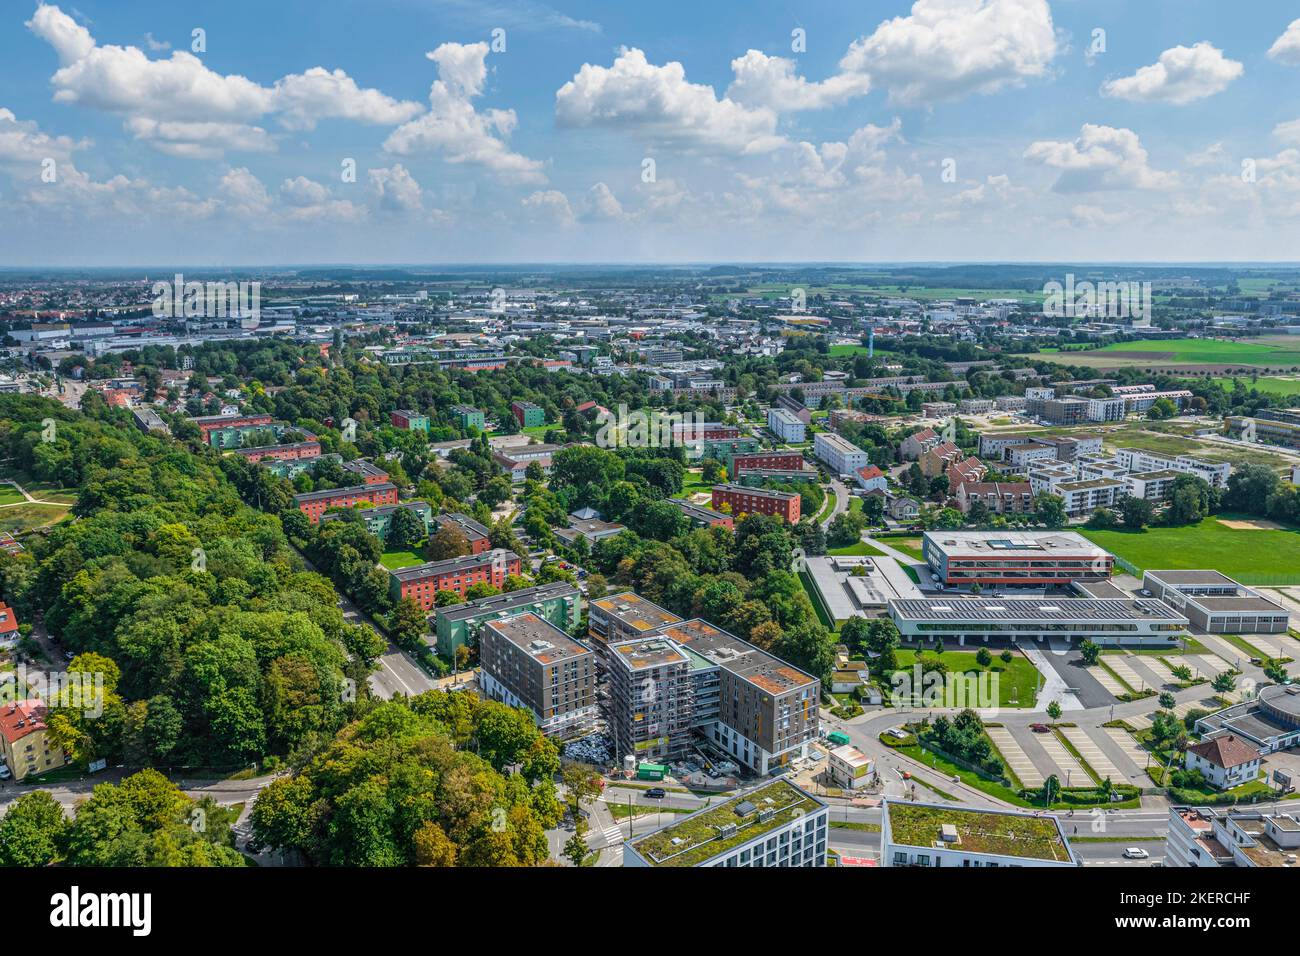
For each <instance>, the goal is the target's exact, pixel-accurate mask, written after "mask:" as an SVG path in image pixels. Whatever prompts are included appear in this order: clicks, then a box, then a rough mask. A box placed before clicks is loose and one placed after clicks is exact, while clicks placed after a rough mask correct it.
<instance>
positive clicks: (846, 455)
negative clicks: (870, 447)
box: [813, 432, 871, 475]
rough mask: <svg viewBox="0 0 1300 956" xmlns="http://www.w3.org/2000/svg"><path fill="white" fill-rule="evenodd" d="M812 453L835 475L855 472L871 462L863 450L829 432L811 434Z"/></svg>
mask: <svg viewBox="0 0 1300 956" xmlns="http://www.w3.org/2000/svg"><path fill="white" fill-rule="evenodd" d="M813 454H814V455H815V456H816V457H817V458H819V459H820V460H822V461H824V462H825V463H826V466H827V467H828V468H830V470H831V472H832V473H834V474H836V475H852V474H856V473H857V471H858V469H860V468H865V467H867V465H869V464H871V461H870V460H869V459H868V458H867V453H866V452H865V451H863V450H862V449H861V448H859V447H858V446H857V445H855V444H853V443H852V442H851V441H848V440H847V439H845V438H841V437H840V436H839V435H835V434H832V433H831V432H818V433H817V434H816V435H814V436H813Z"/></svg>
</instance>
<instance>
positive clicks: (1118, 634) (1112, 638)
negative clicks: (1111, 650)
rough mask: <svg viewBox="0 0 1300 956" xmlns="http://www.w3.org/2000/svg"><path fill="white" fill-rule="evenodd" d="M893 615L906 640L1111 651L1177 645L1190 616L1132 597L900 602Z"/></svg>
mask: <svg viewBox="0 0 1300 956" xmlns="http://www.w3.org/2000/svg"><path fill="white" fill-rule="evenodd" d="M889 616H890V617H891V618H892V619H893V621H894V624H895V625H897V627H898V632H899V634H901V635H902V636H903V638H904V639H905V640H911V641H932V640H934V639H935V638H942V639H943V641H944V642H945V644H948V645H949V646H951V642H953V641H957V642H958V643H962V644H965V643H967V642H979V643H986V642H987V641H988V639H989V638H999V639H1001V640H1013V641H1029V640H1035V641H1041V640H1044V639H1046V638H1067V639H1069V640H1071V641H1076V642H1079V641H1082V640H1083V639H1084V638H1087V639H1089V640H1091V641H1092V642H1093V643H1094V644H1101V645H1104V646H1107V647H1121V646H1152V647H1164V646H1169V647H1171V648H1172V647H1174V646H1177V645H1178V643H1179V642H1180V641H1181V640H1182V639H1183V638H1185V637H1186V636H1187V618H1185V617H1183V616H1182V615H1181V614H1178V613H1177V612H1176V611H1173V610H1172V609H1170V608H1169V607H1168V606H1166V605H1165V604H1162V603H1161V602H1160V601H1155V600H1148V599H1137V600H1135V599H1132V598H1125V599H1119V598H1113V599H1096V598H1076V597H1051V598H1023V597H1020V598H1009V597H994V598H970V597H951V598H945V597H931V598H900V599H896V600H891V601H890V602H889Z"/></svg>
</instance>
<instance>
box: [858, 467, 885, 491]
mask: <svg viewBox="0 0 1300 956" xmlns="http://www.w3.org/2000/svg"><path fill="white" fill-rule="evenodd" d="M853 477H854V478H855V479H856V481H857V483H858V487H859V488H861V489H862V490H863V491H878V492H880V493H881V494H884V493H885V492H886V491H887V490H888V489H889V476H888V475H886V474H885V473H884V472H883V471H881V470H880V469H879V468H877V467H876V466H875V465H867V466H866V467H864V468H859V469H858V470H857V471H855V472H854V473H853Z"/></svg>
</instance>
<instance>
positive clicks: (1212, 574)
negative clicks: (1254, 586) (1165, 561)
mask: <svg viewBox="0 0 1300 956" xmlns="http://www.w3.org/2000/svg"><path fill="white" fill-rule="evenodd" d="M1142 587H1143V588H1145V589H1146V590H1148V591H1150V592H1151V594H1152V596H1153V597H1155V598H1156V599H1157V600H1160V601H1163V602H1164V603H1165V604H1168V605H1169V606H1170V607H1172V608H1174V609H1175V610H1177V611H1178V612H1180V613H1181V614H1185V615H1186V616H1187V619H1188V620H1189V621H1190V622H1191V625H1192V627H1193V628H1195V629H1196V630H1198V631H1202V632H1205V633H1208V634H1285V633H1287V631H1288V630H1290V626H1291V617H1290V615H1289V614H1288V613H1287V610H1286V608H1284V607H1283V606H1282V605H1280V604H1278V603H1277V602H1275V601H1272V600H1270V599H1268V598H1266V597H1264V596H1263V595H1261V594H1260V593H1259V592H1258V591H1252V590H1251V589H1250V588H1248V587H1246V586H1245V585H1242V584H1238V583H1237V582H1236V581H1234V580H1232V578H1230V577H1228V576H1227V575H1225V574H1221V573H1219V572H1218V571H1147V572H1146V573H1145V574H1144V575H1143V576H1142ZM1297 650H1300V644H1298V645H1297Z"/></svg>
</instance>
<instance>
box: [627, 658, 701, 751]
mask: <svg viewBox="0 0 1300 956" xmlns="http://www.w3.org/2000/svg"><path fill="white" fill-rule="evenodd" d="M607 651H608V652H607V653H606V655H605V673H606V674H608V675H609V714H608V717H609V729H610V733H611V734H612V735H613V737H614V745H615V748H616V751H615V753H616V755H617V756H618V757H628V756H633V757H635V758H636V759H637V760H638V761H650V762H652V763H660V762H663V761H668V760H676V759H678V758H679V757H681V756H682V755H683V754H684V753H685V752H686V748H687V745H688V743H689V742H690V738H691V733H692V721H693V718H694V706H693V700H694V694H693V687H692V683H691V658H690V657H688V656H687V655H686V653H685V652H684V651H683V650H682V649H681V648H680V647H678V646H677V645H676V644H674V643H673V642H672V641H670V640H668V638H666V637H662V636H659V635H652V636H649V637H638V638H636V639H635V640H631V641H623V642H621V643H618V644H611V645H609V647H608V648H607Z"/></svg>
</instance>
